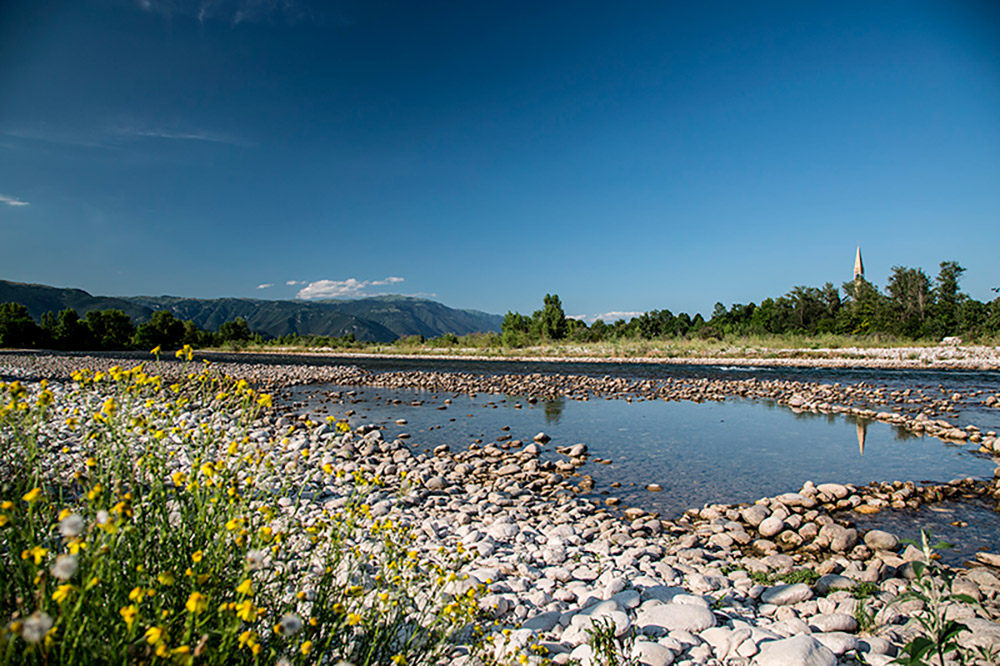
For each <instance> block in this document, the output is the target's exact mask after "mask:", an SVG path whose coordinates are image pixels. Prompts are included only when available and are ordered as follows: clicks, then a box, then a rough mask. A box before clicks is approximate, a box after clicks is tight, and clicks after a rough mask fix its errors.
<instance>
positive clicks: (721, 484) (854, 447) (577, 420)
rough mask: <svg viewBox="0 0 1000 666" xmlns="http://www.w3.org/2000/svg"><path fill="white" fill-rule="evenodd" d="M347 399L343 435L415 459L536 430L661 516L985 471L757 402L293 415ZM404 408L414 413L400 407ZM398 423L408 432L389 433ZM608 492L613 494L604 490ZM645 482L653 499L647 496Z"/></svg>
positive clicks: (898, 434) (906, 438)
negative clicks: (370, 430) (836, 487)
mask: <svg viewBox="0 0 1000 666" xmlns="http://www.w3.org/2000/svg"><path fill="white" fill-rule="evenodd" d="M351 390H353V391H355V392H356V395H355V396H353V397H352V398H350V399H346V398H345V404H343V405H341V404H326V407H327V408H328V410H329V411H328V412H327V413H328V414H329V415H332V416H335V417H338V418H339V417H342V416H343V415H344V413H345V412H346V411H347V410H348V409H353V410H355V411H356V412H357V413H356V414H355V415H354V416H352V417H350V419H349V421H350V422H351V424H352V425H360V424H362V423H378V424H381V425H383V426H384V427H385V430H384V435H385V436H386V437H387V438H394V437H396V436H398V435H399V434H400V433H408V434H409V435H410V439H409V440H408V443H409V444H410V445H411V446H413V447H415V448H417V449H419V450H424V449H432V448H433V447H435V446H438V445H440V444H448V445H450V446H451V447H452V449H453V450H457V449H459V448H465V447H467V446H468V445H469V444H471V443H473V442H474V441H475V440H480V441H481V442H482V444H484V445H485V444H488V443H490V442H495V441H497V439H498V438H499V437H502V436H505V435H508V434H509V435H511V436H512V437H513V438H514V439H521V440H524V441H525V442H528V441H530V440H531V438H532V437H533V436H534V435H535V434H536V433H537V432H539V431H544V432H545V433H547V434H548V435H549V436H550V437H552V442H550V443H549V444H548V445H547V446H546V447H545V448H546V449H547V457H549V458H557V457H558V456H557V454H555V452H554V449H555V447H556V446H566V445H572V444H577V443H581V442H582V443H585V444H587V446H588V447H589V450H590V454H591V456H592V458H593V457H598V458H603V459H609V460H611V461H612V464H610V465H604V464H599V463H595V462H593V461H591V462H589V463H588V464H587V465H586V466H584V467H583V468H582V469H581V472H582V473H584V474H589V475H591V476H592V477H593V478H594V480H595V482H596V487H595V494H598V495H600V494H609V495H613V496H615V497H619V498H621V499H622V501H623V502H624V503H626V504H629V505H634V506H641V507H642V508H645V509H648V510H655V511H659V512H661V513H662V514H663V515H664V516H665V517H672V516H677V515H679V514H680V513H681V512H682V511H684V510H685V509H688V508H691V507H697V506H701V505H703V504H705V503H708V502H726V503H728V502H752V501H754V500H756V499H758V498H760V497H763V496H768V495H775V494H778V493H781V492H786V491H790V490H797V489H798V488H800V487H801V485H802V483H803V482H805V481H806V480H812V481H814V482H815V483H817V484H818V483H822V482H826V481H835V482H839V483H856V484H867V483H869V482H871V481H894V480H900V481H906V480H913V481H938V482H940V481H949V480H951V479H954V478H962V477H968V476H972V477H977V478H988V477H990V476H992V474H993V469H994V467H995V465H994V463H993V462H992V460H991V459H990V458H989V457H986V456H983V455H981V454H979V453H977V452H976V451H975V447H973V446H970V445H964V444H963V445H957V444H946V443H944V442H941V441H940V440H937V439H930V438H919V437H913V436H910V435H908V434H906V433H905V432H903V431H900V430H898V429H896V428H893V427H891V426H888V425H886V424H882V423H871V424H867V425H864V424H859V423H857V422H855V421H853V420H851V419H848V418H846V417H843V416H833V415H831V416H817V415H812V414H804V413H803V414H795V413H794V412H792V410H790V409H787V408H783V407H777V406H775V405H774V404H773V403H769V402H763V401H759V402H758V401H750V400H730V401H727V402H723V403H702V404H698V403H693V402H663V401H657V400H645V401H632V402H631V403H629V402H626V401H625V400H593V399H592V400H589V401H574V400H565V399H564V400H558V401H552V402H539V403H538V404H536V405H530V404H528V403H527V402H525V401H523V400H520V399H519V398H518V397H517V396H502V395H489V394H479V395H478V396H476V397H475V398H472V397H469V396H466V395H461V394H459V395H453V394H446V393H435V392H429V391H417V390H409V389H375V388H366V387H343V386H313V387H303V388H299V389H296V391H295V392H294V398H293V399H294V400H297V401H303V400H304V401H306V402H307V407H306V408H304V409H303V410H302V411H308V410H310V409H312V408H315V407H317V406H320V405H321V404H322V403H321V402H320V398H322V397H324V396H325V395H326V394H327V393H329V392H331V391H340V392H344V393H346V392H347V391H351ZM446 399H450V400H451V403H450V404H446V403H445V400H446ZM393 400H401V401H402V402H403V404H398V405H397V404H392V401H393ZM414 401H423V402H424V404H423V405H422V406H420V407H413V406H410V404H409V403H411V402H414ZM439 407H444V408H445V409H438V408H439ZM399 419H404V420H406V424H405V425H397V423H396V421H397V420H399ZM504 426H507V427H509V431H505V430H503V428H504ZM862 434H863V439H864V447H863V450H862V447H861V445H860V441H859V439H860V438H861V437H862ZM614 482H618V483H621V484H622V487H620V488H612V487H611V484H612V483H614ZM651 483H656V484H659V485H660V486H662V487H663V491H662V492H649V491H647V490H645V486H646V485H648V484H651Z"/></svg>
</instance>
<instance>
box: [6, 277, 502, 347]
mask: <svg viewBox="0 0 1000 666" xmlns="http://www.w3.org/2000/svg"><path fill="white" fill-rule="evenodd" d="M7 302H14V303H21V304H22V305H24V306H25V307H26V308H28V312H30V313H31V316H32V317H34V318H35V320H36V321H37V320H39V319H40V318H41V316H42V315H43V314H44V313H46V312H59V311H60V310H64V309H66V308H73V309H74V310H76V311H77V312H78V313H79V314H80V316H81V317H82V316H84V315H85V314H86V313H87V312H90V311H91V310H108V309H117V310H122V311H123V312H125V314H127V315H129V316H130V317H132V319H133V321H135V323H136V324H140V323H142V322H144V321H146V320H148V319H149V318H150V316H152V314H153V312H155V311H157V310H167V311H169V312H171V313H172V314H173V315H174V316H176V317H177V318H179V319H190V320H191V321H193V322H194V323H195V324H196V325H197V326H198V327H199V328H201V329H204V330H210V331H214V330H217V329H218V328H219V326H220V325H221V324H222V323H224V322H227V321H232V320H233V319H236V318H237V317H242V318H243V319H245V320H246V321H247V323H248V324H249V325H250V330H252V331H254V332H255V333H261V334H263V335H265V336H273V337H277V336H281V335H289V334H293V333H297V334H299V335H329V336H344V335H348V334H351V333H353V334H354V337H355V338H356V339H358V340H365V341H371V342H390V341H392V340H395V339H396V338H398V337H402V336H407V335H422V336H424V337H425V338H433V337H439V336H441V335H444V334H445V333H454V334H455V335H465V334H468V333H477V332H490V331H493V332H498V331H499V330H500V324H501V322H502V321H503V317H501V316H500V315H494V314H489V313H486V312H480V311H478V310H459V309H456V308H449V307H448V306H446V305H443V304H441V303H438V302H436V301H431V300H428V299H424V298H414V297H411V296H373V297H370V298H361V299H357V300H352V301H332V300H324V301H267V300H262V299H255V298H213V299H200V298H180V297H175V296H127V297H109V296H92V295H91V294H89V293H87V292H86V291H83V290H82V289H70V288H59V287H50V286H47V285H40V284H24V283H20V282H9V281H6V280H0V303H7Z"/></svg>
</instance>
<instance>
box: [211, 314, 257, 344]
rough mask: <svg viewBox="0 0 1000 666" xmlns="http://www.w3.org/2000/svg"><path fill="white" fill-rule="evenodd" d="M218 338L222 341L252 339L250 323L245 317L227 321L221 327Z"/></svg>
mask: <svg viewBox="0 0 1000 666" xmlns="http://www.w3.org/2000/svg"><path fill="white" fill-rule="evenodd" d="M218 339H219V342H220V343H226V342H246V341H247V340H249V339H250V325H249V324H247V321H246V319H244V318H243V317H237V318H236V319H234V320H232V321H227V322H225V323H224V324H222V326H220V327H219V334H218Z"/></svg>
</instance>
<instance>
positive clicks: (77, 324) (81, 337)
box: [42, 308, 94, 351]
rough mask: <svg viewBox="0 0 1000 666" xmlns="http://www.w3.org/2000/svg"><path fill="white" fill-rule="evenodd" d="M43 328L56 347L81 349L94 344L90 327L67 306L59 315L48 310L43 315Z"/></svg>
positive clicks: (91, 346) (88, 347)
mask: <svg viewBox="0 0 1000 666" xmlns="http://www.w3.org/2000/svg"><path fill="white" fill-rule="evenodd" d="M42 329H43V330H44V331H45V332H46V334H47V336H48V338H49V342H50V344H51V345H52V346H53V347H55V348H56V349H62V350H67V351H68V350H76V351H81V350H87V349H92V348H93V346H94V339H93V336H92V335H91V334H90V329H89V328H88V327H87V325H86V324H85V323H84V322H83V320H82V319H80V315H78V314H77V313H76V310H74V309H72V308H66V309H65V310H62V311H60V312H59V314H58V315H57V314H56V313H54V312H46V313H45V314H44V315H42Z"/></svg>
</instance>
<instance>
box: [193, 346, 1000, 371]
mask: <svg viewBox="0 0 1000 666" xmlns="http://www.w3.org/2000/svg"><path fill="white" fill-rule="evenodd" d="M206 351H208V350H206ZM211 351H214V352H218V353H235V354H289V355H302V356H325V357H329V356H336V357H347V358H351V357H353V358H399V359H410V360H428V361H433V360H441V361H505V362H525V363H650V364H662V365H713V366H717V365H733V366H741V367H798V368H871V369H885V370H892V369H906V370H1000V347H986V346H938V347H890V348H878V347H872V348H862V347H852V348H844V349H781V350H761V353H760V354H759V355H756V356H746V355H734V356H725V355H719V354H712V355H706V356H594V355H579V356H575V355H572V354H568V355H559V356H546V355H533V354H525V355H520V354H518V355H505V354H500V353H493V354H490V353H487V354H483V353H481V351H480V350H472V349H469V350H466V351H467V352H468V353H455V352H454V350H448V352H442V353H440V354H438V353H395V352H391V351H382V352H372V351H364V352H355V351H350V350H344V349H337V348H333V347H320V348H316V349H301V348H295V347H275V348H266V349H254V350H243V351H237V352H231V351H226V350H221V349H215V350H211ZM560 351H563V350H560ZM476 352H479V353H476Z"/></svg>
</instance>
